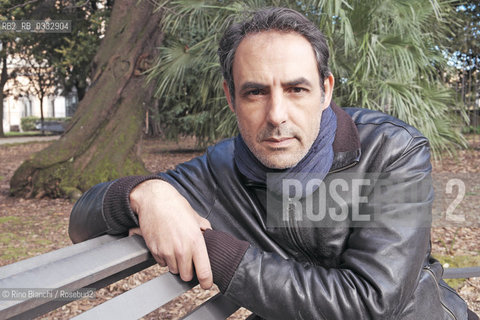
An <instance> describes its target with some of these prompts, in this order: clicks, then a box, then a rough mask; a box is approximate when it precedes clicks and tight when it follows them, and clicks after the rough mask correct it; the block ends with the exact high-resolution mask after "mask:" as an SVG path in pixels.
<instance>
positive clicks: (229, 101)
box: [223, 80, 235, 113]
mask: <svg viewBox="0 0 480 320" xmlns="http://www.w3.org/2000/svg"><path fill="white" fill-rule="evenodd" d="M223 92H225V97H226V98H227V102H228V107H229V108H230V110H232V112H233V113H235V108H234V107H233V103H232V95H231V94H230V89H229V88H228V84H227V81H225V80H223Z"/></svg>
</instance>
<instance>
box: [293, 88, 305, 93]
mask: <svg viewBox="0 0 480 320" xmlns="http://www.w3.org/2000/svg"><path fill="white" fill-rule="evenodd" d="M290 91H291V92H293V93H302V92H304V91H306V89H305V88H302V87H292V88H291V89H290Z"/></svg>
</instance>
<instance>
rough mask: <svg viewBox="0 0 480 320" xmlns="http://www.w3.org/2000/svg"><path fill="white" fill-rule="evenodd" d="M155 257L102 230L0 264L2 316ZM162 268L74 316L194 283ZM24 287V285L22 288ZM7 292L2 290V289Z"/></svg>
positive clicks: (115, 311)
mask: <svg viewBox="0 0 480 320" xmlns="http://www.w3.org/2000/svg"><path fill="white" fill-rule="evenodd" d="M154 263H155V261H154V260H153V258H152V256H151V255H150V253H149V251H148V249H147V247H146V245H145V242H144V241H143V239H142V238H141V237H139V236H133V237H126V238H119V237H114V236H108V235H106V236H102V237H98V238H95V239H92V240H88V241H85V242H82V243H78V244H75V245H72V246H69V247H66V248H62V249H59V250H56V251H52V252H49V253H46V254H43V255H40V256H36V257H33V258H30V259H26V260H23V261H20V262H17V263H14V264H11V265H7V266H4V267H1V268H0V295H1V297H0V319H7V318H13V319H31V318H33V317H36V316H38V315H41V314H45V313H47V312H49V311H51V310H53V309H56V308H58V307H60V306H62V305H64V304H66V303H69V302H70V301H72V300H68V299H59V298H58V297H55V296H54V295H57V294H58V293H59V292H65V291H66V292H69V293H72V294H73V295H75V292H78V293H79V295H77V296H79V297H83V296H85V292H84V291H82V290H85V288H89V289H90V288H94V289H95V290H97V289H100V288H103V287H105V286H107V285H109V284H111V283H113V282H116V281H118V280H120V279H123V278H125V277H127V276H129V275H131V274H133V273H136V272H138V271H140V270H143V269H145V268H147V267H149V266H151V265H153V264H154ZM468 277H480V267H472V268H447V269H446V270H445V274H444V278H468ZM196 284H197V283H196V282H195V281H192V282H183V281H181V280H180V278H179V277H177V276H174V275H172V274H170V273H165V274H162V275H160V276H159V277H157V278H155V279H153V280H150V281H148V282H146V283H144V284H142V285H140V286H138V287H135V288H134V289H131V290H129V291H127V292H125V293H123V294H121V295H118V296H116V297H115V298H113V299H110V300H108V301H106V302H104V303H103V304H101V305H98V306H96V307H94V308H93V309H90V310H88V311H86V312H84V313H82V314H80V315H79V316H77V317H76V318H78V319H105V318H114V319H138V318H140V317H142V316H144V315H146V314H148V313H150V312H152V311H154V310H156V309H157V308H159V307H161V306H162V305H164V304H165V303H167V302H169V301H170V300H172V299H174V298H176V297H177V296H179V295H181V294H182V293H184V292H186V291H187V290H189V289H191V288H192V287H194V286H195V285H196ZM22 288H23V291H22ZM35 288H37V290H36V291H37V292H38V291H40V292H41V290H43V289H47V288H48V289H49V292H51V293H52V294H51V295H48V296H47V297H44V298H42V299H38V298H35V297H21V298H19V299H12V297H11V295H12V293H13V292H25V291H26V290H28V289H35ZM5 292H6V293H5ZM237 309H238V306H236V305H235V304H234V303H232V302H231V301H230V300H228V298H226V297H225V296H223V295H220V294H217V295H216V296H214V297H212V298H210V299H209V300H208V301H206V302H205V303H203V304H202V305H201V306H199V307H198V308H197V309H195V310H193V311H192V312H191V313H190V314H188V315H187V316H186V317H185V318H184V319H225V318H226V317H228V316H229V315H231V314H232V313H233V312H235V311H236V310H237Z"/></svg>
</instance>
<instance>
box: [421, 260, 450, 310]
mask: <svg viewBox="0 0 480 320" xmlns="http://www.w3.org/2000/svg"><path fill="white" fill-rule="evenodd" d="M423 269H425V270H427V272H428V273H430V274H431V275H432V277H433V280H435V285H436V286H437V289H438V292H440V285H439V284H438V280H437V277H436V276H435V273H434V272H433V271H432V268H430V266H425V267H423ZM439 299H440V297H439ZM440 304H441V305H442V307H443V309H445V311H446V312H447V313H448V314H449V315H450V316H451V317H452V319H455V320H457V317H455V315H454V314H453V312H452V311H450V309H448V308H447V306H446V305H445V304H444V303H443V301H442V299H440Z"/></svg>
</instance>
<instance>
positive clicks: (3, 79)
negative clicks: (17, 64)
mask: <svg viewBox="0 0 480 320" xmlns="http://www.w3.org/2000/svg"><path fill="white" fill-rule="evenodd" d="M4 50H5V51H6V50H7V48H6V46H5V49H4ZM7 80H8V70H7V54H5V56H4V57H2V73H1V75H0V137H3V136H4V135H5V131H4V130H3V98H4V97H5V95H4V92H3V89H5V84H6V83H7Z"/></svg>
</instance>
